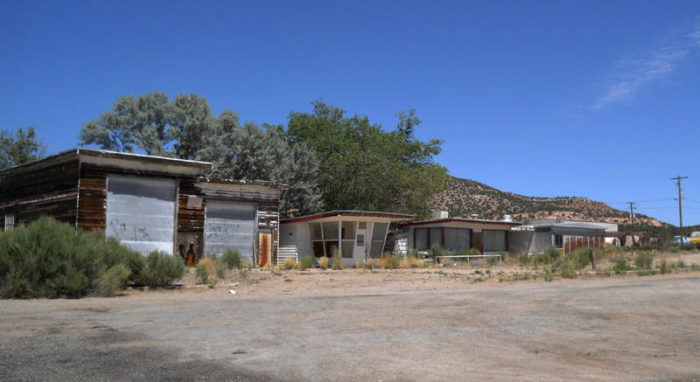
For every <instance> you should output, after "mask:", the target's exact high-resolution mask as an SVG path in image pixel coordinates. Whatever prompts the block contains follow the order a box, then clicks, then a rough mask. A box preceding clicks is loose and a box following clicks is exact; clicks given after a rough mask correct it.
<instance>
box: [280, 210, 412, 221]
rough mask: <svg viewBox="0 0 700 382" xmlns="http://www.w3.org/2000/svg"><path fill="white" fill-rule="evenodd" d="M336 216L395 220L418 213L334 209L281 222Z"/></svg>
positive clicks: (401, 219) (409, 218)
mask: <svg viewBox="0 0 700 382" xmlns="http://www.w3.org/2000/svg"><path fill="white" fill-rule="evenodd" d="M334 216H355V217H357V216H359V217H376V218H388V219H392V220H395V221H403V220H413V219H415V218H416V215H412V214H401V213H397V212H383V211H360V210H333V211H325V212H319V213H317V214H312V215H306V216H299V217H296V218H289V219H282V220H280V223H281V224H288V223H298V222H303V221H309V220H318V219H323V218H329V217H334Z"/></svg>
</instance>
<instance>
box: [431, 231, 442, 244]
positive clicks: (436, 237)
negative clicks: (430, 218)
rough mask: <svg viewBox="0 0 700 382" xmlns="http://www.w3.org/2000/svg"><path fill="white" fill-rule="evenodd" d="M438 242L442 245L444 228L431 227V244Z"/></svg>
mask: <svg viewBox="0 0 700 382" xmlns="http://www.w3.org/2000/svg"><path fill="white" fill-rule="evenodd" d="M433 244H437V245H439V246H441V247H442V228H431V229H430V246H431V247H432V246H433Z"/></svg>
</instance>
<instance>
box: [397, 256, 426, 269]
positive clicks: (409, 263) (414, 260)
mask: <svg viewBox="0 0 700 382" xmlns="http://www.w3.org/2000/svg"><path fill="white" fill-rule="evenodd" d="M399 266H400V267H401V268H423V267H425V266H426V264H425V261H423V259H420V258H418V257H415V256H406V257H405V258H403V259H401V263H400V264H399Z"/></svg>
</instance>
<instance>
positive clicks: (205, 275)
mask: <svg viewBox="0 0 700 382" xmlns="http://www.w3.org/2000/svg"><path fill="white" fill-rule="evenodd" d="M194 269H195V274H196V275H197V280H198V282H197V283H198V284H206V283H208V282H209V271H207V265H206V264H203V263H202V262H201V261H200V262H199V264H197V266H196V267H195V268H194Z"/></svg>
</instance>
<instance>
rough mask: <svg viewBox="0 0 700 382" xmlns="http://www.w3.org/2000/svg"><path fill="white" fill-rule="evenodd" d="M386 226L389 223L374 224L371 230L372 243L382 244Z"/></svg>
mask: <svg viewBox="0 0 700 382" xmlns="http://www.w3.org/2000/svg"><path fill="white" fill-rule="evenodd" d="M388 226H389V223H374V228H372V241H374V240H381V241H382V242H383V241H384V236H385V235H386V229H387V227H388Z"/></svg>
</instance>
